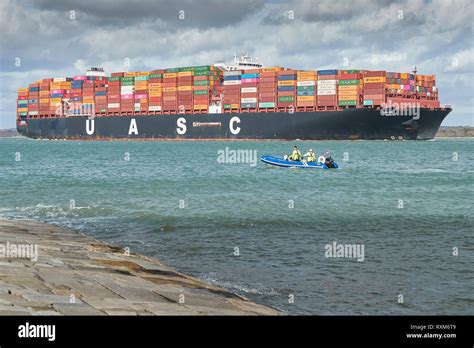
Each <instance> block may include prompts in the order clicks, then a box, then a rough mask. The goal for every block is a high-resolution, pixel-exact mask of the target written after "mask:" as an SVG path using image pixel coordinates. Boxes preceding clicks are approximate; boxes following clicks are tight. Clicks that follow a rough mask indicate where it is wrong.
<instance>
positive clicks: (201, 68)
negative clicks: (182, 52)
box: [194, 65, 211, 72]
mask: <svg viewBox="0 0 474 348" xmlns="http://www.w3.org/2000/svg"><path fill="white" fill-rule="evenodd" d="M209 70H211V66H210V65H200V66H195V67H194V71H195V72H196V71H209Z"/></svg>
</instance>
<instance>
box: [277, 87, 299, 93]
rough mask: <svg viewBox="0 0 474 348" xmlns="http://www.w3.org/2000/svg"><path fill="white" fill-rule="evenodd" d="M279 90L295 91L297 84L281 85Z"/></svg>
mask: <svg viewBox="0 0 474 348" xmlns="http://www.w3.org/2000/svg"><path fill="white" fill-rule="evenodd" d="M278 90H279V91H282V92H283V91H294V90H295V86H279V87H278Z"/></svg>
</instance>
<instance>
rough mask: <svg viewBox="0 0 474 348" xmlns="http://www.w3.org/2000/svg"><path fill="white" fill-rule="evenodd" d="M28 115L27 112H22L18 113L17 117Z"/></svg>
mask: <svg viewBox="0 0 474 348" xmlns="http://www.w3.org/2000/svg"><path fill="white" fill-rule="evenodd" d="M27 114H28V112H27V111H22V112H19V113H18V116H26V115H27Z"/></svg>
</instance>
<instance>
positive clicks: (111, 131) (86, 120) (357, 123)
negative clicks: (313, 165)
mask: <svg viewBox="0 0 474 348" xmlns="http://www.w3.org/2000/svg"><path fill="white" fill-rule="evenodd" d="M450 111H451V109H449V108H448V109H434V110H430V109H420V110H419V115H417V116H398V115H391V116H386V115H385V116H383V115H382V114H381V112H380V110H377V109H372V108H359V109H345V110H342V111H318V112H295V113H287V112H267V113H264V112H260V113H226V114H178V115H129V116H96V117H90V116H69V117H55V118H31V119H27V120H24V121H21V122H19V124H18V126H17V129H18V132H19V133H20V134H22V135H25V136H27V137H30V138H36V139H71V140H88V139H89V140H112V139H144V140H146V139H150V140H152V139H156V140H159V139H183V140H186V139H202V140H205V139H216V140H217V139H230V140H231V139H235V140H239V139H282V140H283V139H288V140H293V139H301V140H323V139H340V140H343V139H349V140H355V139H369V140H372V139H374V140H375V139H413V140H429V139H433V138H434V136H435V134H436V132H437V131H438V129H439V127H440V125H441V122H442V121H443V119H444V118H445V117H446V116H447V115H448V114H449V112H450Z"/></svg>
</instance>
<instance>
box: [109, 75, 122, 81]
mask: <svg viewBox="0 0 474 348" xmlns="http://www.w3.org/2000/svg"><path fill="white" fill-rule="evenodd" d="M114 81H120V76H111V77H109V82H114Z"/></svg>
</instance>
